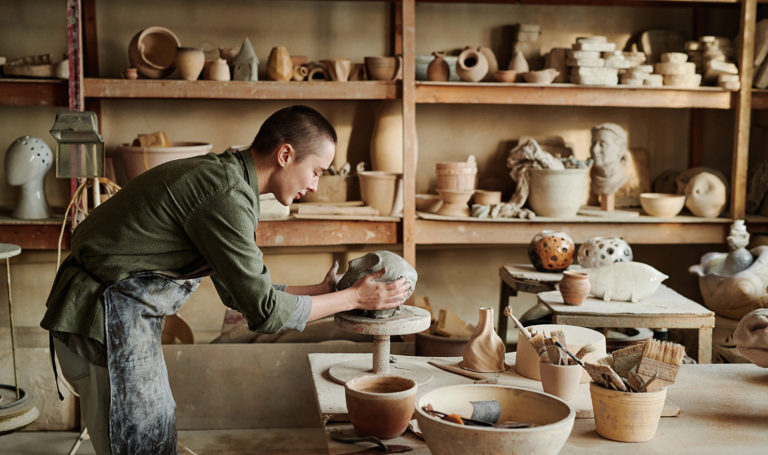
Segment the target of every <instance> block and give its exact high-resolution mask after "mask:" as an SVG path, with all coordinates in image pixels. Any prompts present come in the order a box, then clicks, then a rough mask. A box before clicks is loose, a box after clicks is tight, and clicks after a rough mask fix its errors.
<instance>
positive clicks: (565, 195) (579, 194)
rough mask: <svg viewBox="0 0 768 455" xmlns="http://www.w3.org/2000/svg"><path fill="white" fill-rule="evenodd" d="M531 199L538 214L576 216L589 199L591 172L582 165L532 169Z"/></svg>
mask: <svg viewBox="0 0 768 455" xmlns="http://www.w3.org/2000/svg"><path fill="white" fill-rule="evenodd" d="M529 172H530V177H531V179H530V182H531V190H530V195H529V196H528V203H529V204H530V206H531V208H532V209H533V211H534V212H535V213H536V215H538V216H547V217H553V218H569V217H573V216H576V214H577V213H578V212H579V208H580V207H581V205H582V204H583V203H584V202H585V201H586V196H587V193H586V189H587V174H588V173H589V168H582V169H559V170H555V169H531V170H530V171H529Z"/></svg>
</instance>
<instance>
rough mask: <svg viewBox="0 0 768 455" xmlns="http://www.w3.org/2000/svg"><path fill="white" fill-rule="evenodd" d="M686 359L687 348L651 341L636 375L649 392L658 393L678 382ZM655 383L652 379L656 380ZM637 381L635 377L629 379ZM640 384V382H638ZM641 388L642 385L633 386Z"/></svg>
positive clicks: (646, 343) (646, 347) (647, 344)
mask: <svg viewBox="0 0 768 455" xmlns="http://www.w3.org/2000/svg"><path fill="white" fill-rule="evenodd" d="M683 357H685V348H684V347H683V346H681V345H679V344H677V343H671V342H668V341H659V340H654V339H649V340H648V341H646V342H645V345H644V347H643V353H642V356H641V357H640V363H638V365H637V370H636V371H635V374H636V376H637V377H639V378H640V379H642V380H643V383H644V384H646V385H647V390H648V391H649V392H656V391H659V390H661V389H663V388H664V387H666V386H668V385H671V384H674V383H675V381H676V380H677V372H678V370H679V369H680V364H682V363H683ZM654 377H655V380H653V382H650V381H651V378H654ZM628 379H629V380H630V381H633V380H634V381H637V378H636V377H635V376H634V375H630V378H628ZM638 382H639V381H638ZM633 385H634V386H636V387H638V388H639V387H641V386H642V384H633Z"/></svg>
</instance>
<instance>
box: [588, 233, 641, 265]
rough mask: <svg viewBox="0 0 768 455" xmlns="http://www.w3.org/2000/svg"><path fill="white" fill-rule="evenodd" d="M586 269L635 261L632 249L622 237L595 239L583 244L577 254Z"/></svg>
mask: <svg viewBox="0 0 768 455" xmlns="http://www.w3.org/2000/svg"><path fill="white" fill-rule="evenodd" d="M576 258H577V260H578V261H579V264H580V265H581V266H582V267H584V268H595V267H602V266H604V265H608V264H613V263H614V262H629V261H631V260H632V259H633V254H632V248H631V247H630V246H629V244H628V243H627V242H626V241H625V240H624V239H622V238H621V237H593V238H591V239H589V240H587V241H586V242H584V243H582V244H581V246H580V247H579V250H578V252H577V254H576Z"/></svg>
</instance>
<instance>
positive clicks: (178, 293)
mask: <svg viewBox="0 0 768 455" xmlns="http://www.w3.org/2000/svg"><path fill="white" fill-rule="evenodd" d="M200 281H201V278H191V279H172V278H169V277H166V276H164V275H160V274H157V273H154V272H146V273H141V274H137V275H133V276H131V277H129V278H126V279H124V280H122V281H120V282H118V283H115V284H113V285H110V286H109V287H107V288H106V290H105V291H104V294H103V301H104V323H105V326H106V327H105V329H106V330H105V333H106V338H105V344H106V350H107V369H108V371H109V390H110V409H109V440H110V447H111V449H112V454H113V455H138V454H153V455H165V454H173V455H175V454H176V453H177V442H176V402H175V401H174V400H173V396H172V394H171V388H170V385H169V383H168V371H167V369H166V366H165V359H164V357H163V349H162V344H161V334H162V331H163V322H164V318H165V317H166V316H169V315H172V314H174V313H176V312H177V311H178V310H179V309H180V308H181V306H182V305H183V304H184V303H185V302H186V301H187V299H189V297H190V295H191V294H192V293H193V292H194V291H195V289H197V287H198V286H199V285H200Z"/></svg>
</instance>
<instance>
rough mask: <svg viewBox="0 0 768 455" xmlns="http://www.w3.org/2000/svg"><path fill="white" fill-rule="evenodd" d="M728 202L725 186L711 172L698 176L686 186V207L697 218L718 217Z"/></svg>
mask: <svg viewBox="0 0 768 455" xmlns="http://www.w3.org/2000/svg"><path fill="white" fill-rule="evenodd" d="M726 202H727V191H726V188H725V184H724V183H723V182H722V180H720V178H719V177H717V176H716V175H715V174H712V173H710V172H700V173H698V174H696V175H695V176H693V177H691V180H689V181H688V184H687V185H686V186H685V206H686V207H688V210H690V211H691V213H693V214H694V215H696V216H703V217H707V218H714V217H717V216H719V215H720V213H721V212H722V211H723V208H725V203H726Z"/></svg>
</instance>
